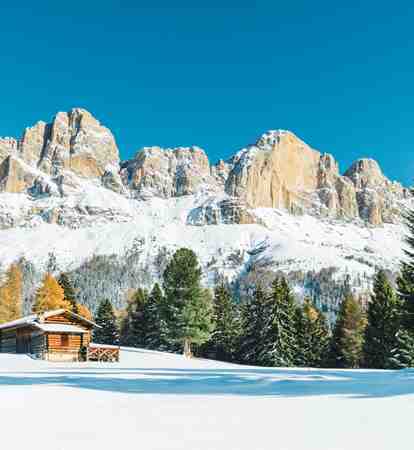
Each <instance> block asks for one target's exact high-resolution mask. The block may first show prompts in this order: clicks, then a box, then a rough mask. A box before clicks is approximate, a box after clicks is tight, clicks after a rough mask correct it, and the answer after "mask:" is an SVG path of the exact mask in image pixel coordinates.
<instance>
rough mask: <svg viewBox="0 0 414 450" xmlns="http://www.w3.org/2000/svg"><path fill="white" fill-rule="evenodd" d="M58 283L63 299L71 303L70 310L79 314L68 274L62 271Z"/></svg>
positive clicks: (74, 292)
mask: <svg viewBox="0 0 414 450" xmlns="http://www.w3.org/2000/svg"><path fill="white" fill-rule="evenodd" d="M58 283H59V284H60V286H61V288H62V289H63V293H64V296H65V300H66V301H68V302H69V303H70V304H71V309H72V312H74V313H76V314H79V309H78V303H77V297H76V291H75V289H74V287H73V285H72V283H71V281H70V279H69V277H68V275H67V274H66V273H64V272H62V273H61V275H60V277H59V279H58Z"/></svg>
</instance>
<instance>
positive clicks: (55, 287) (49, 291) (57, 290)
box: [33, 273, 71, 313]
mask: <svg viewBox="0 0 414 450" xmlns="http://www.w3.org/2000/svg"><path fill="white" fill-rule="evenodd" d="M70 307H71V305H70V303H69V302H68V301H66V300H65V295H64V292H63V289H62V287H61V286H60V285H59V283H58V282H57V281H56V278H55V277H54V276H53V275H51V274H50V273H47V274H46V275H45V276H44V278H43V282H42V285H41V286H40V287H39V289H38V290H37V292H36V297H35V302H34V304H33V312H35V313H39V312H44V311H50V310H53V309H59V308H64V309H70Z"/></svg>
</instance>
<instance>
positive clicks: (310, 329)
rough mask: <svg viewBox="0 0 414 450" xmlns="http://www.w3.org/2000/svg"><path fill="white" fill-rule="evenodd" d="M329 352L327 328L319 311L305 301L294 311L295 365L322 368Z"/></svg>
mask: <svg viewBox="0 0 414 450" xmlns="http://www.w3.org/2000/svg"><path fill="white" fill-rule="evenodd" d="M328 350H329V328H328V325H327V323H326V319H325V317H324V315H323V314H322V312H321V311H319V310H318V309H317V308H316V306H315V305H313V304H312V302H311V300H310V299H305V301H304V303H303V306H302V307H298V308H297V310H296V355H295V364H296V365H298V366H303V367H322V366H323V365H324V361H325V360H326V354H327V351H328Z"/></svg>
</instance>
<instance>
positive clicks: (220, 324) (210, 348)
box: [204, 283, 240, 361]
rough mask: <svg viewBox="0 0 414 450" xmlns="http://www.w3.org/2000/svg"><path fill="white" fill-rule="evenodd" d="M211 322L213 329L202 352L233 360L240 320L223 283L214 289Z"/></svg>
mask: <svg viewBox="0 0 414 450" xmlns="http://www.w3.org/2000/svg"><path fill="white" fill-rule="evenodd" d="M213 322H214V331H213V333H212V335H211V338H210V340H209V342H208V343H207V344H206V346H205V348H204V353H205V354H207V355H208V356H209V357H211V358H214V359H218V360H220V361H233V360H234V359H235V357H236V351H237V342H238V338H239V333H240V321H239V317H238V310H237V305H236V304H235V302H234V300H233V298H232V296H231V294H230V292H229V290H228V289H227V287H226V286H225V285H224V283H222V284H220V285H219V286H217V287H216V289H215V290H214V301H213Z"/></svg>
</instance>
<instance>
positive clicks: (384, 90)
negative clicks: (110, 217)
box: [0, 0, 414, 184]
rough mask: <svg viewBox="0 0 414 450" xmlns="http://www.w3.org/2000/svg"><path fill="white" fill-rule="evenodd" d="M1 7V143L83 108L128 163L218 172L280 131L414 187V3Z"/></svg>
mask: <svg viewBox="0 0 414 450" xmlns="http://www.w3.org/2000/svg"><path fill="white" fill-rule="evenodd" d="M16 3H17V2H16ZM4 4H5V2H3V3H2V5H1V6H0V13H1V18H2V24H1V27H0V58H1V59H0V61H1V71H0V78H1V83H0V99H1V103H0V135H2V136H10V135H14V136H19V135H20V134H21V131H22V129H23V127H25V126H28V125H31V124H33V123H34V122H36V121H37V120H39V119H43V120H50V119H51V118H52V116H53V115H54V113H55V112H57V111H59V110H68V109H70V108H72V107H75V106H80V107H84V108H86V109H88V110H90V111H91V112H92V113H93V114H94V115H95V116H97V117H98V118H99V119H100V120H101V121H102V122H103V123H104V124H105V125H107V126H108V127H109V128H111V129H112V131H113V132H114V134H115V136H116V138H117V141H118V144H119V147H120V150H121V154H122V157H123V158H127V157H130V156H132V155H133V154H134V153H135V152H136V150H138V149H139V148H140V147H142V146H144V145H161V146H179V145H199V146H201V147H203V148H204V149H205V150H206V151H207V153H208V155H209V157H210V159H211V160H212V161H215V160H217V159H218V158H220V157H222V158H226V157H228V156H230V155H231V154H233V153H234V152H235V151H236V150H238V149H239V148H241V147H243V146H244V145H246V144H248V143H251V142H253V141H254V140H255V139H256V137H257V136H258V135H260V134H261V133H262V132H264V131H265V130H267V129H275V128H283V129H290V130H292V131H293V132H295V133H296V134H297V135H299V136H300V137H301V138H302V139H304V140H305V141H306V142H308V143H309V144H310V145H312V146H313V147H314V148H317V149H318V150H320V151H326V152H330V153H333V154H334V155H335V156H336V158H337V159H338V160H339V162H340V166H341V169H342V170H345V169H346V168H347V166H349V165H350V163H351V162H352V161H354V160H355V159H357V158H359V157H373V158H375V159H377V160H378V161H379V162H380V163H381V165H382V167H383V170H384V172H385V173H386V174H387V175H388V176H390V177H391V178H393V179H397V180H400V181H403V182H404V183H405V184H411V183H412V181H413V179H414V142H413V141H414V139H413V128H414V127H413V125H414V59H413V54H414V31H413V30H414V28H413V25H412V24H413V23H414V4H412V2H408V1H396V2H393V3H392V4H386V3H385V2H378V1H370V0H367V1H364V2H361V1H355V0H348V1H347V2H339V1H317V0H315V1H312V2H311V1H305V0H303V1H300V0H290V1H288V2H287V1H277V0H274V1H264V0H257V1H254V2H253V1H249V2H247V1H243V0H238V1H230V0H228V1H226V0H222V1H217V0H210V1H197V0H193V1H181V0H170V1H158V0H152V1H139V0H137V1H107V0H101V1H99V2H98V1H93V0H83V1H78V0H73V1H70V2H60V1H48V0H44V1H42V2H32V1H26V2H24V1H21V2H18V6H13V5H12V3H11V2H9V5H8V6H4Z"/></svg>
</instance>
